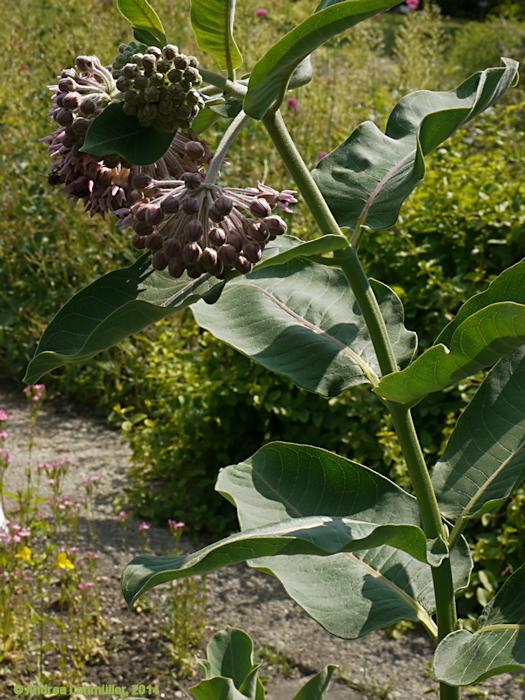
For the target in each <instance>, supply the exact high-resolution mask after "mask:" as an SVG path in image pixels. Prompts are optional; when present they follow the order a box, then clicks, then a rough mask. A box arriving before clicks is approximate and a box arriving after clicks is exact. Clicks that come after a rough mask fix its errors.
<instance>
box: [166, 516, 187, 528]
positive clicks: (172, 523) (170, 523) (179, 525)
mask: <svg viewBox="0 0 525 700" xmlns="http://www.w3.org/2000/svg"><path fill="white" fill-rule="evenodd" d="M185 526H186V523H183V522H182V521H180V520H171V518H168V527H169V529H170V530H182V528H183V527H185Z"/></svg>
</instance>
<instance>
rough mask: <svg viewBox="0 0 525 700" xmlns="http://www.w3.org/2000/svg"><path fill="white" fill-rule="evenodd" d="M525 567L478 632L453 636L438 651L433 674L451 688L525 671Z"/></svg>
mask: <svg viewBox="0 0 525 700" xmlns="http://www.w3.org/2000/svg"><path fill="white" fill-rule="evenodd" d="M524 591H525V566H522V567H521V568H519V569H518V570H517V571H516V572H515V573H514V574H512V576H510V577H509V578H508V579H507V580H506V581H505V583H504V584H503V586H502V587H501V589H500V590H499V591H498V593H497V595H496V597H495V598H494V599H493V600H492V601H491V602H490V603H489V604H488V606H487V607H486V608H485V610H484V612H483V614H482V615H481V617H480V618H479V621H478V629H477V631H476V632H474V633H471V632H467V631H466V630H459V631H457V632H452V634H449V635H448V637H445V639H443V641H442V642H441V643H440V645H439V646H438V648H437V650H436V655H435V657H434V673H435V675H436V678H437V679H438V680H439V681H441V682H443V683H447V684H448V685H453V686H461V685H471V684H472V683H478V682H479V681H482V680H484V679H486V678H490V677H491V676H495V675H497V674H498V673H505V672H507V671H523V670H524V669H525V595H524V594H523V592H524Z"/></svg>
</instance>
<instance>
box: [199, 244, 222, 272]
mask: <svg viewBox="0 0 525 700" xmlns="http://www.w3.org/2000/svg"><path fill="white" fill-rule="evenodd" d="M217 260H218V256H217V251H216V250H214V249H213V248H204V250H203V251H202V255H201V258H200V264H201V265H202V267H203V268H204V269H205V270H206V272H212V271H213V270H214V269H215V267H216V265H217Z"/></svg>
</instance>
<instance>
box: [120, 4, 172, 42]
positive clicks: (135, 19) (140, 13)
mask: <svg viewBox="0 0 525 700" xmlns="http://www.w3.org/2000/svg"><path fill="white" fill-rule="evenodd" d="M117 7H118V9H119V10H120V12H121V14H122V15H124V17H125V18H126V19H127V20H128V22H129V23H130V24H131V26H132V27H133V32H134V34H135V38H136V39H137V41H142V42H143V43H145V44H146V45H147V44H154V45H156V46H160V47H162V46H165V45H166V44H167V39H166V32H165V31H164V27H163V26H162V22H161V21H160V19H159V16H158V15H157V13H156V12H155V10H154V9H153V7H152V6H151V5H150V4H149V2H147V0H117Z"/></svg>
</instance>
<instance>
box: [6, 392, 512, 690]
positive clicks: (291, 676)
mask: <svg viewBox="0 0 525 700" xmlns="http://www.w3.org/2000/svg"><path fill="white" fill-rule="evenodd" d="M0 407H5V408H7V409H8V410H9V412H10V415H11V418H10V421H9V423H8V425H7V430H8V435H9V437H8V447H9V449H10V450H11V451H12V453H13V454H12V459H13V462H12V465H11V466H10V468H9V471H8V474H7V487H8V488H10V489H13V488H16V484H17V483H20V480H21V479H22V478H23V472H24V468H25V454H26V452H25V449H26V439H25V434H26V431H27V428H28V413H27V407H26V404H25V402H24V401H23V400H22V399H21V398H20V397H19V396H17V395H14V394H13V393H12V392H10V391H7V390H5V389H0ZM58 457H63V458H65V457H67V458H69V459H70V460H71V462H72V464H73V467H72V469H71V471H70V475H69V477H68V482H66V489H65V490H66V493H68V492H70V493H74V491H75V489H76V488H77V486H78V485H79V484H80V482H81V481H82V480H83V479H85V478H86V477H87V476H88V475H90V474H98V475H99V477H100V481H99V482H98V488H97V496H96V507H95V509H94V514H93V516H94V519H95V531H96V541H97V544H96V547H97V550H98V551H99V553H100V563H99V572H100V582H101V589H102V603H103V608H104V611H105V615H106V617H107V619H108V620H109V621H110V625H109V626H108V631H107V635H108V638H107V639H106V640H105V645H106V647H107V650H108V654H107V656H106V657H105V658H104V659H101V660H100V662H99V663H95V664H94V665H92V666H90V667H89V668H88V669H87V671H86V679H85V682H86V683H92V684H96V685H101V684H104V683H106V684H111V683H113V684H115V685H117V684H127V685H128V686H130V685H132V684H134V683H147V682H154V681H156V680H159V679H160V681H159V685H160V688H161V690H162V692H161V697H165V698H169V699H170V700H171V698H175V697H181V698H188V697H189V695H188V693H187V692H186V688H187V687H188V683H187V682H181V683H178V682H177V681H176V679H175V680H172V681H170V680H169V668H168V664H169V658H168V657H167V654H166V651H165V646H164V643H163V640H162V634H161V633H160V632H159V631H158V630H159V624H160V623H159V618H158V613H157V611H156V609H155V605H152V609H151V610H150V611H148V612H147V613H144V614H137V613H133V612H129V611H128V610H127V608H126V605H125V604H124V601H123V599H122V597H121V594H120V589H119V577H120V572H121V570H122V567H123V566H124V565H125V563H126V562H127V561H128V560H129V549H126V546H125V543H124V541H123V531H122V527H121V526H120V525H119V522H118V518H117V515H116V512H115V508H114V506H113V500H114V498H115V496H116V495H118V494H119V493H120V492H121V491H122V488H123V485H124V483H125V480H126V470H127V465H128V461H129V453H128V450H127V448H126V445H125V444H124V442H123V441H122V439H121V437H120V435H119V433H118V432H114V431H111V430H108V429H107V428H106V427H105V426H104V425H101V424H100V423H98V422H95V421H91V420H89V419H88V418H85V417H80V416H78V415H76V414H75V413H74V411H73V410H72V409H71V408H70V407H68V406H63V405H59V404H56V403H55V404H51V405H49V404H48V405H47V406H45V408H44V410H43V413H42V416H41V418H40V420H39V424H38V426H37V433H36V448H35V454H34V458H35V461H36V462H38V461H43V460H46V459H51V458H58ZM174 517H176V514H174ZM131 530H132V531H133V533H136V527H133V528H131ZM87 532H88V529H87V524H86V523H83V524H82V532H81V536H83V537H88V535H87ZM148 534H149V535H150V541H151V543H152V548H153V550H154V551H155V552H156V553H158V554H163V553H166V551H167V550H168V549H169V547H170V539H169V536H168V534H167V532H166V531H164V530H161V529H157V528H152V529H151V530H150V531H149V533H148ZM127 544H128V547H129V546H131V549H132V550H133V549H134V550H135V551H137V552H138V551H139V549H140V540H139V539H138V535H137V534H134V535H133V536H132V537H131V539H130V540H128V543H127ZM189 547H190V544H189V542H188V543H187V542H185V541H183V549H188V548H189ZM155 595H156V593H155V594H152V600H153V603H154V602H155V600H156V599H155ZM228 625H229V626H234V627H241V628H243V629H245V630H246V631H247V632H248V633H249V634H251V635H252V637H253V638H254V640H255V642H256V644H257V645H259V646H262V647H263V649H265V650H266V651H267V654H266V662H265V663H264V665H263V668H262V672H263V673H264V675H266V676H268V677H269V680H268V693H267V697H268V698H269V700H290V698H292V697H293V696H294V694H295V693H296V692H297V689H298V688H299V686H300V685H302V683H304V682H305V680H306V679H307V678H308V677H309V676H311V675H312V674H314V673H315V672H317V671H318V670H320V669H321V668H322V667H323V666H324V665H325V664H327V663H336V664H338V666H339V671H338V675H337V676H336V678H335V682H334V683H333V686H332V690H331V691H330V692H329V694H328V698H329V700H357V699H369V700H382V699H384V700H394V699H402V700H417V699H421V698H432V697H436V695H435V692H434V690H433V687H434V684H433V683H432V679H431V676H430V662H431V645H430V643H429V642H428V641H427V639H426V638H425V637H424V636H422V635H420V634H419V633H418V632H417V631H412V632H409V633H407V634H406V635H404V637H403V638H402V639H401V640H395V639H392V638H390V637H388V636H387V635H385V634H382V633H375V634H371V635H369V636H367V637H365V638H363V639H360V640H357V641H354V642H346V641H344V640H340V639H335V638H333V637H331V636H329V635H328V634H327V633H326V632H325V631H324V630H323V629H321V628H320V627H319V626H318V625H317V624H316V623H315V622H314V621H313V620H311V619H310V618H309V617H308V616H307V615H306V614H305V613H304V612H303V611H302V610H301V609H300V608H299V607H298V606H297V605H296V604H295V603H294V602H293V601H291V600H290V599H288V598H287V596H286V594H285V593H284V591H283V589H282V587H281V586H280V584H279V582H278V581H276V580H275V579H273V578H272V577H270V576H266V575H264V574H261V573H258V572H255V571H253V570H251V569H249V568H248V567H245V566H235V567H231V568H229V569H223V570H222V571H221V572H218V573H215V574H211V575H209V576H208V577H207V619H206V633H205V639H204V642H207V639H208V638H209V637H210V636H211V635H212V634H213V633H214V632H216V631H217V630H219V629H221V628H223V627H225V626H228ZM268 652H269V653H270V656H268ZM20 674H21V675H20V677H21V678H23V671H22V670H20ZM167 679H168V680H167ZM524 680H525V677H521V678H520V677H518V676H514V677H512V676H510V675H508V674H507V675H502V676H498V677H497V678H496V679H491V681H489V682H487V683H484V684H482V685H481V686H480V687H479V688H477V689H473V692H472V693H470V692H469V693H468V694H467V693H466V694H465V696H466V697H481V698H498V699H500V700H517V699H518V698H525V691H524V689H523V688H524V687H525V686H524V685H523V681H524ZM520 681H521V682H520ZM11 697H14V695H13V693H12V691H11V690H10V689H9V688H8V687H7V686H5V687H4V688H3V689H2V678H1V676H0V699H1V700H3V699H4V698H6V699H7V698H11ZM104 697H105V698H108V697H117V696H108V695H105V696H104Z"/></svg>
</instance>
